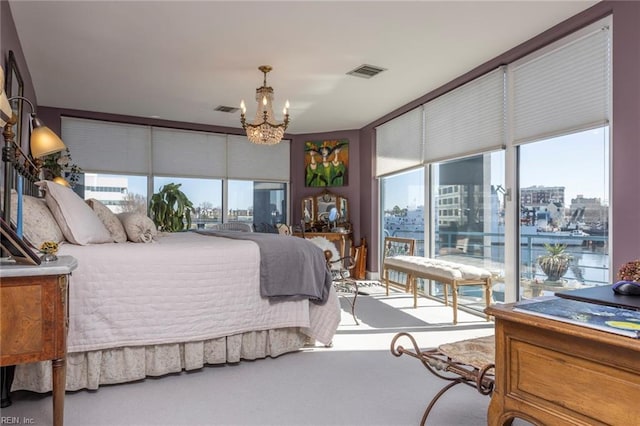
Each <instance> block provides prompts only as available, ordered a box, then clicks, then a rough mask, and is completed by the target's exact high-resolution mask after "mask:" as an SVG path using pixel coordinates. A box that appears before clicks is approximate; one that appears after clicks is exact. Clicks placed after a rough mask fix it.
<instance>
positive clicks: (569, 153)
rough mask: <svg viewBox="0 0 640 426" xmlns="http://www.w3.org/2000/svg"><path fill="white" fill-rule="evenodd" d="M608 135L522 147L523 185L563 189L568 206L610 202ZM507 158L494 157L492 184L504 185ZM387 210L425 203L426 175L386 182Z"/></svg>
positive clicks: (599, 131) (602, 131) (594, 132)
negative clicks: (574, 202)
mask: <svg viewBox="0 0 640 426" xmlns="http://www.w3.org/2000/svg"><path fill="white" fill-rule="evenodd" d="M608 140H609V135H608V130H606V129H603V128H598V129H594V130H588V131H584V132H579V133H574V134H571V135H566V136H561V137H558V138H554V139H550V140H545V141H541V142H535V143H529V144H525V145H522V146H521V147H520V154H519V155H520V176H519V178H520V186H521V187H522V188H527V187H530V186H534V185H538V186H564V187H565V200H564V201H565V205H566V206H569V204H570V203H571V199H572V198H576V196H577V195H578V194H582V195H584V197H585V198H600V199H601V201H602V202H603V203H608V201H609V196H608V187H609V154H608V151H609V145H608ZM503 158H504V156H503V155H502V154H499V153H495V154H493V155H492V165H493V166H494V167H492V176H491V183H492V184H493V185H498V184H500V185H502V186H503V187H505V186H506V185H505V183H504V160H503ZM383 185H386V186H385V188H386V191H385V195H384V198H385V201H384V209H385V210H387V209H390V208H392V207H393V206H396V205H397V206H399V207H401V208H405V207H409V208H413V207H415V206H416V205H420V203H422V204H423V205H424V196H423V195H422V194H421V191H422V187H423V185H424V178H423V173H421V172H418V171H412V172H407V173H402V174H400V175H397V176H394V177H393V178H390V179H386V180H385V183H384V184H383Z"/></svg>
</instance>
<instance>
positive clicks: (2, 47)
mask: <svg viewBox="0 0 640 426" xmlns="http://www.w3.org/2000/svg"><path fill="white" fill-rule="evenodd" d="M10 50H12V51H13V54H14V56H15V58H16V62H17V63H18V70H19V71H20V76H21V77H22V80H23V82H24V97H25V98H27V99H29V100H30V101H31V102H33V104H34V105H37V104H38V102H37V101H38V100H37V98H36V93H35V89H34V87H33V81H32V80H31V74H29V68H28V67H27V63H26V61H25V59H24V54H23V53H22V46H21V45H20V39H19V38H18V32H17V31H16V26H15V23H14V22H13V15H12V14H11V9H10V8H9V2H7V1H0V52H2V69H3V70H4V71H5V74H6V73H7V69H6V67H7V60H8V58H9V51H10ZM5 78H6V76H5ZM30 112H31V109H30V108H29V105H26V104H25V105H24V106H23V116H22V140H21V142H22V148H23V149H26V147H28V146H29V143H28V138H29V133H28V129H29V114H30ZM3 144H4V141H3Z"/></svg>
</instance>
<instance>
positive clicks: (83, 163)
mask: <svg viewBox="0 0 640 426" xmlns="http://www.w3.org/2000/svg"><path fill="white" fill-rule="evenodd" d="M61 121H62V122H61V133H62V140H63V141H64V143H65V144H66V145H67V146H68V147H69V149H70V151H71V155H72V157H73V162H74V163H76V164H78V165H79V166H80V167H81V168H82V169H83V170H86V171H93V172H114V173H140V174H147V173H149V168H150V163H151V162H150V158H149V150H150V144H151V129H150V127H148V126H139V125H133V124H120V123H110V122H106V121H98V120H85V119H81V118H69V117H62V120H61Z"/></svg>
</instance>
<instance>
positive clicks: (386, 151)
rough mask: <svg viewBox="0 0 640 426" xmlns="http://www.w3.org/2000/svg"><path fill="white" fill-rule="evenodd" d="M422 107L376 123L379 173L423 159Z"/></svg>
mask: <svg viewBox="0 0 640 426" xmlns="http://www.w3.org/2000/svg"><path fill="white" fill-rule="evenodd" d="M422 119H423V115H422V107H418V108H416V109H413V110H411V111H409V112H406V113H404V114H402V115H401V116H399V117H396V118H394V119H393V120H391V121H389V122H387V123H385V124H383V125H381V126H378V127H376V176H378V177H380V176H384V175H388V174H391V173H396V172H399V171H402V170H407V169H410V168H412V167H416V166H419V165H420V164H421V163H422V148H423V144H422V141H423V132H422V130H423V125H422Z"/></svg>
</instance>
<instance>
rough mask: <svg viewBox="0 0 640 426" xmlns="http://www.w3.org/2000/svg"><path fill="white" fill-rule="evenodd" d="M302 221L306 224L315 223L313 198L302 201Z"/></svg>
mask: <svg viewBox="0 0 640 426" xmlns="http://www.w3.org/2000/svg"><path fill="white" fill-rule="evenodd" d="M302 220H303V221H304V223H309V224H310V223H313V222H314V220H315V215H314V210H313V197H305V198H303V199H302Z"/></svg>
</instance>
